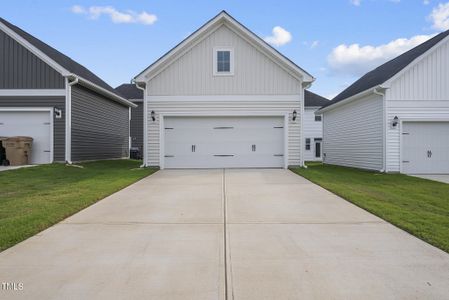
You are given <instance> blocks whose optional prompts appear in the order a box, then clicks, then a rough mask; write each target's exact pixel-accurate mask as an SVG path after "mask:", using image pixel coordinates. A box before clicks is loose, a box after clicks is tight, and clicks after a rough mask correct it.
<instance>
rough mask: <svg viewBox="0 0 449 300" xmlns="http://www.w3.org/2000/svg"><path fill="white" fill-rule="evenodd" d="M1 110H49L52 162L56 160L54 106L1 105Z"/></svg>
mask: <svg viewBox="0 0 449 300" xmlns="http://www.w3.org/2000/svg"><path fill="white" fill-rule="evenodd" d="M0 111H19V112H20V111H47V112H49V113H50V163H53V162H54V128H55V127H54V115H53V114H54V108H53V107H0Z"/></svg>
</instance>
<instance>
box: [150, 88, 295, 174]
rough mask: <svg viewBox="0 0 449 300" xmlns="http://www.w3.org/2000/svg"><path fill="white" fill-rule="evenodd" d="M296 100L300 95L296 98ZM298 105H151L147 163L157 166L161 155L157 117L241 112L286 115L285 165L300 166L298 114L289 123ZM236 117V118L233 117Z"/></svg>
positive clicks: (151, 103)
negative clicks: (151, 115)
mask: <svg viewBox="0 0 449 300" xmlns="http://www.w3.org/2000/svg"><path fill="white" fill-rule="evenodd" d="M298 97H299V96H298ZM300 109H301V108H300V104H299V101H298V102H283V101H279V102H266V103H263V102H256V103H254V102H245V101H241V102H236V103H229V102H218V101H213V102H207V103H204V102H201V103H199V102H196V103H195V102H170V103H167V102H150V103H149V104H148V164H149V165H150V166H159V155H160V133H159V128H160V123H159V122H160V120H159V114H174V113H177V114H182V113H198V114H206V115H207V114H209V115H214V114H219V113H220V112H232V113H244V112H248V113H251V114H257V113H260V114H261V115H263V114H264V113H265V114H266V113H272V114H274V113H279V114H287V113H288V114H289V128H288V135H289V143H288V158H289V159H288V164H289V165H299V164H300V150H301V146H300V141H301V138H300V134H301V133H300V124H301V120H300V115H299V113H298V117H297V119H296V121H295V122H293V121H292V120H291V113H292V112H293V110H297V111H298V112H299V111H300ZM152 110H154V111H155V112H156V121H154V122H153V121H152V120H151V117H150V112H151V111H152ZM234 116H235V115H234Z"/></svg>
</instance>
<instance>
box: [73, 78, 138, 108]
mask: <svg viewBox="0 0 449 300" xmlns="http://www.w3.org/2000/svg"><path fill="white" fill-rule="evenodd" d="M67 77H68V78H71V79H76V78H78V83H79V84H81V85H83V86H85V87H87V88H90V89H92V90H94V91H96V92H98V93H100V94H102V95H104V96H106V97H108V98H110V99H111V100H114V101H115V102H118V103H121V104H123V105H126V106H128V107H137V105H136V104H134V103H132V102H130V101H128V100H126V99H125V98H123V97H120V96H119V95H117V94H115V93H113V92H110V91H108V90H106V89H104V88H102V87H101V86H98V85H96V84H95V83H93V82H91V81H89V80H87V79H84V78H82V77H80V76H78V75H76V74H70V75H69V76H67Z"/></svg>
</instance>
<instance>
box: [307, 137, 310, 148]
mask: <svg viewBox="0 0 449 300" xmlns="http://www.w3.org/2000/svg"><path fill="white" fill-rule="evenodd" d="M306 150H310V138H306Z"/></svg>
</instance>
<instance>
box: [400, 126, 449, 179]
mask: <svg viewBox="0 0 449 300" xmlns="http://www.w3.org/2000/svg"><path fill="white" fill-rule="evenodd" d="M402 143H403V149H402V172H403V173H406V174H449V122H405V123H404V125H403V130H402Z"/></svg>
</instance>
